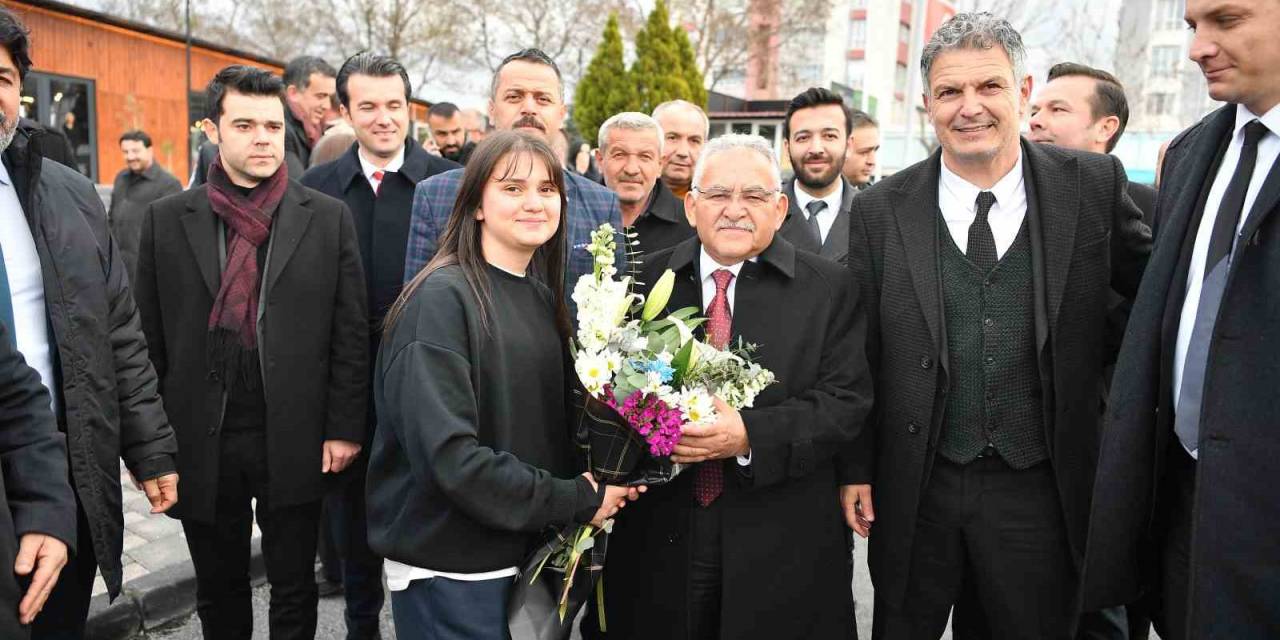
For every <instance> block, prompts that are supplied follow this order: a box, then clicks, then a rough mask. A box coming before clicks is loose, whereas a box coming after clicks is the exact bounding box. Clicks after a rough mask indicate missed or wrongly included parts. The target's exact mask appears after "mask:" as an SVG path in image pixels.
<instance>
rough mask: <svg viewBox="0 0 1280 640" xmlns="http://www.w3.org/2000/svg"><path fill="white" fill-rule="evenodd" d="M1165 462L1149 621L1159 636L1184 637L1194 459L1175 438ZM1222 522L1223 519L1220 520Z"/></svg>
mask: <svg viewBox="0 0 1280 640" xmlns="http://www.w3.org/2000/svg"><path fill="white" fill-rule="evenodd" d="M1169 449H1170V451H1169V456H1168V460H1169V464H1168V470H1167V472H1166V475H1165V478H1166V480H1165V486H1164V487H1163V489H1162V502H1163V503H1164V508H1163V509H1161V511H1163V514H1162V517H1161V521H1162V522H1163V526H1157V528H1156V531H1160V530H1163V531H1165V532H1166V533H1165V539H1164V544H1163V545H1162V547H1161V550H1160V583H1159V585H1160V586H1159V591H1158V592H1157V593H1155V594H1153V595H1154V596H1155V598H1153V600H1154V602H1153V603H1152V611H1151V621H1152V623H1153V624H1154V625H1155V629H1156V633H1158V634H1160V638H1161V640H1183V639H1184V638H1187V630H1188V627H1189V625H1190V619H1189V615H1190V614H1189V607H1190V605H1191V602H1190V591H1189V589H1188V581H1189V580H1190V578H1191V522H1192V515H1193V514H1194V498H1195V488H1196V461H1195V459H1194V458H1192V457H1191V455H1190V454H1188V453H1187V452H1186V450H1185V449H1183V448H1182V445H1181V443H1179V442H1178V441H1177V440H1176V439H1175V440H1174V441H1173V442H1170V443H1169ZM1223 524H1224V525H1225V524H1226V523H1223Z"/></svg>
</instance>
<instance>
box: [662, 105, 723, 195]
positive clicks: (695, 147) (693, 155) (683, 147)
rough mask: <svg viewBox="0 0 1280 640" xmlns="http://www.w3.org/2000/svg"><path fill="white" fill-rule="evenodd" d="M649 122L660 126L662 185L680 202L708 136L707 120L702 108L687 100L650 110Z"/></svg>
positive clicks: (687, 188)
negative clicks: (651, 121) (651, 120)
mask: <svg viewBox="0 0 1280 640" xmlns="http://www.w3.org/2000/svg"><path fill="white" fill-rule="evenodd" d="M653 119H654V120H657V121H658V125H659V126H661V127H662V183H663V184H664V185H666V186H667V188H668V189H670V190H671V193H672V194H674V195H675V197H676V198H677V199H679V200H681V201H683V200H684V196H685V194H687V193H689V185H690V184H691V183H692V182H693V170H694V169H695V168H696V166H697V164H698V156H699V155H700V154H701V153H702V145H704V144H706V142H707V138H708V137H709V136H710V134H711V121H710V120H708V119H707V112H705V111H703V110H702V107H699V106H698V105H696V104H694V103H692V102H689V101H687V100H670V101H667V102H664V103H662V104H660V105H658V106H656V107H654V108H653Z"/></svg>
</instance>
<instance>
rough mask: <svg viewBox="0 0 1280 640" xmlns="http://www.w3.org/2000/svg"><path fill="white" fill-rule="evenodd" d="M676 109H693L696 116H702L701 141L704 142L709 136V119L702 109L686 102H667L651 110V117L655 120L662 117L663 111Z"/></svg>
mask: <svg viewBox="0 0 1280 640" xmlns="http://www.w3.org/2000/svg"><path fill="white" fill-rule="evenodd" d="M678 108H685V109H693V110H694V111H695V112H697V114H698V115H700V116H702V123H703V127H702V140H703V141H704V142H705V141H706V139H707V137H708V136H710V135H711V119H710V118H708V117H707V112H706V111H703V110H702V107H699V106H698V105H696V104H694V103H692V102H689V101H688V100H668V101H666V102H664V103H662V104H660V105H658V106H656V107H654V108H653V117H654V118H657V117H658V116H660V115H662V112H663V111H669V110H671V109H678Z"/></svg>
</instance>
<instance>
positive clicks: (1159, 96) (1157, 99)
mask: <svg viewBox="0 0 1280 640" xmlns="http://www.w3.org/2000/svg"><path fill="white" fill-rule="evenodd" d="M1172 114H1173V94H1172V93H1151V94H1147V115H1151V116H1167V115H1172Z"/></svg>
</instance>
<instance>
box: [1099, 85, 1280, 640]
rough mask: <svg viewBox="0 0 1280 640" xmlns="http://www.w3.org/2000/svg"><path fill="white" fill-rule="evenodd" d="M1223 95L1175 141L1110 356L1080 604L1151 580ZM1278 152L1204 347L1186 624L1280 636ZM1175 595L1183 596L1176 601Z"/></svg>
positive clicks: (1114, 600) (1214, 631)
mask: <svg viewBox="0 0 1280 640" xmlns="http://www.w3.org/2000/svg"><path fill="white" fill-rule="evenodd" d="M1235 113H1236V105H1234V104H1228V105H1226V106H1225V107H1223V108H1222V109H1219V110H1218V111H1216V112H1214V113H1213V114H1211V115H1210V116H1208V117H1207V118H1205V119H1204V120H1202V121H1201V122H1200V123H1198V124H1196V125H1195V126H1192V127H1191V128H1190V129H1188V130H1186V131H1185V132H1183V133H1182V134H1181V135H1179V136H1178V137H1177V138H1176V139H1175V140H1174V141H1173V142H1172V143H1170V145H1169V149H1168V151H1167V152H1166V155H1165V168H1164V172H1163V174H1162V180H1161V188H1160V193H1159V197H1158V199H1157V202H1156V217H1157V219H1158V220H1159V221H1160V224H1162V225H1164V227H1165V228H1164V229H1162V230H1161V231H1160V236H1159V239H1158V241H1157V243H1156V249H1155V253H1154V254H1152V256H1151V264H1150V265H1149V266H1148V268H1147V274H1146V277H1145V279H1144V280H1143V282H1142V289H1141V290H1140V291H1139V292H1138V297H1137V300H1136V301H1135V302H1134V306H1133V314H1132V315H1131V316H1130V319H1129V329H1128V332H1127V334H1126V338H1125V343H1124V347H1123V349H1122V350H1121V353H1120V358H1119V361H1118V362H1117V365H1116V378H1115V384H1114V386H1113V387H1112V391H1111V395H1112V399H1113V401H1112V403H1111V408H1110V411H1109V413H1108V415H1107V421H1106V429H1105V431H1104V432H1103V438H1102V443H1101V452H1100V459H1099V462H1098V479H1097V486H1096V487H1095V490H1094V502H1093V518H1092V521H1093V525H1092V527H1091V529H1090V531H1089V545H1088V556H1087V560H1086V564H1085V604H1086V606H1094V607H1096V606H1102V605H1107V604H1121V603H1124V602H1130V601H1132V599H1133V597H1134V596H1136V595H1137V593H1138V591H1139V589H1140V588H1141V586H1142V585H1143V583H1146V584H1148V585H1151V586H1153V587H1156V588H1158V582H1157V580H1158V574H1157V573H1155V572H1154V569H1155V568H1156V567H1158V566H1159V564H1158V556H1155V554H1156V553H1158V551H1159V544H1158V542H1159V541H1161V540H1162V539H1163V534H1164V530H1165V527H1163V526H1157V525H1155V524H1154V523H1155V522H1158V521H1159V520H1161V519H1162V514H1161V511H1162V509H1161V505H1160V504H1159V503H1158V502H1157V500H1156V496H1158V495H1159V494H1160V493H1161V485H1162V483H1164V482H1165V466H1166V464H1165V463H1166V456H1167V455H1169V451H1170V447H1178V446H1181V444H1180V443H1179V441H1178V439H1177V436H1176V435H1174V432H1173V422H1174V405H1173V361H1174V351H1175V349H1174V345H1175V342H1176V340H1177V335H1178V324H1179V319H1180V314H1181V310H1182V303H1183V301H1184V299H1185V282H1186V278H1187V268H1188V265H1189V263H1190V253H1191V246H1192V243H1193V242H1194V238H1195V234H1196V233H1197V229H1198V226H1199V222H1198V218H1199V213H1200V212H1201V211H1202V210H1203V208H1204V205H1203V202H1204V200H1205V198H1206V196H1207V193H1208V189H1209V186H1210V185H1211V184H1212V182H1213V179H1214V175H1215V173H1216V165H1217V164H1218V162H1217V161H1216V160H1215V159H1216V157H1217V156H1218V149H1219V148H1220V147H1221V146H1222V145H1223V143H1224V141H1225V140H1226V139H1227V137H1228V136H1230V135H1231V133H1232V131H1233V127H1234V123H1235ZM1277 212H1280V163H1276V164H1275V165H1273V166H1272V167H1271V171H1270V173H1269V174H1268V176H1267V178H1266V181H1265V182H1264V183H1263V185H1262V187H1261V191H1260V192H1259V194H1258V197H1257V200H1256V201H1255V203H1254V206H1253V209H1252V211H1250V212H1247V214H1246V215H1247V216H1248V217H1247V218H1246V219H1245V220H1246V222H1245V225H1244V229H1243V235H1242V236H1241V237H1242V238H1243V239H1242V240H1240V241H1239V242H1238V243H1237V244H1236V247H1235V250H1234V255H1233V257H1232V261H1231V271H1230V272H1229V274H1228V276H1227V285H1226V291H1225V293H1224V294H1223V298H1222V306H1221V308H1220V309H1221V310H1220V311H1219V314H1218V319H1217V323H1216V325H1215V328H1214V336H1213V341H1212V343H1211V345H1210V347H1209V354H1210V355H1209V366H1208V369H1207V370H1206V374H1205V389H1204V397H1203V401H1202V406H1201V422H1200V424H1201V429H1200V449H1199V462H1198V463H1197V472H1196V479H1197V486H1196V492H1195V498H1194V505H1195V507H1194V516H1193V518H1194V520H1193V523H1192V541H1191V567H1190V571H1191V574H1190V584H1191V596H1190V610H1189V613H1190V615H1191V626H1189V627H1188V632H1189V634H1190V637H1194V638H1274V637H1280V613H1278V612H1280V537H1278V536H1277V535H1276V523H1277V522H1280V489H1277V487H1278V486H1280V483H1278V482H1277V480H1280V473H1278V471H1280V467H1277V461H1278V460H1280V436H1278V432H1277V425H1280V393H1277V392H1276V390H1277V389H1280V348H1277V346H1276V338H1277V336H1280V298H1278V297H1277V296H1276V295H1275V292H1276V291H1280V214H1278V213H1277ZM1171 606H1174V607H1182V606H1184V605H1183V604H1182V603H1174V604H1172V605H1171Z"/></svg>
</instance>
